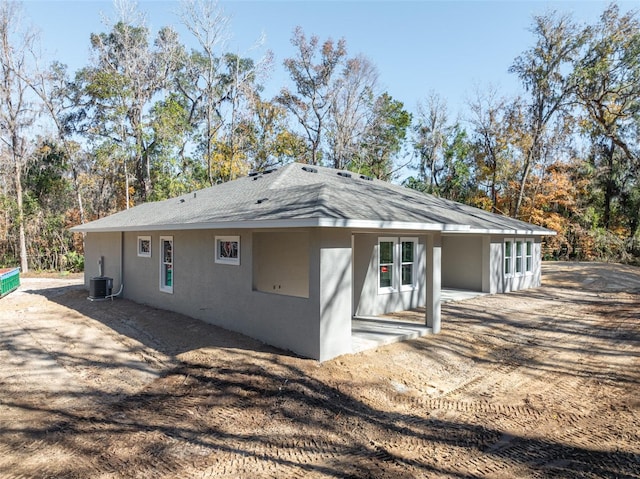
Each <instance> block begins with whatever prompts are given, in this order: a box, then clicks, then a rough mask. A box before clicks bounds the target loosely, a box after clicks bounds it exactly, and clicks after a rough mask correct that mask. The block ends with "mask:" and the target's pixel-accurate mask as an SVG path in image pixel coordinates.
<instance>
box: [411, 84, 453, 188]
mask: <svg viewBox="0 0 640 479" xmlns="http://www.w3.org/2000/svg"><path fill="white" fill-rule="evenodd" d="M447 117H448V113H447V103H446V102H445V100H444V99H443V98H442V97H441V96H439V95H438V94H436V93H433V92H432V93H431V94H430V95H429V96H428V97H427V98H426V99H425V101H424V102H421V103H419V104H418V118H417V122H416V125H415V135H416V137H415V144H414V148H415V150H416V151H417V153H418V156H419V165H418V174H419V179H420V181H423V182H424V183H425V184H427V183H428V185H429V190H433V189H437V188H438V181H439V180H438V177H439V173H440V170H441V169H442V168H443V153H444V147H445V141H446V138H447V135H448V129H449V128H450V127H449V125H448V123H447V122H448V118H447Z"/></svg>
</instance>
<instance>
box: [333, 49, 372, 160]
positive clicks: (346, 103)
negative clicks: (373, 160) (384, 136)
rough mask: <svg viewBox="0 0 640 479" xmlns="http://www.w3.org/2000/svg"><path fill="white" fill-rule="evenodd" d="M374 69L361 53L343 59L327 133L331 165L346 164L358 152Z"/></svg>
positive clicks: (368, 117)
mask: <svg viewBox="0 0 640 479" xmlns="http://www.w3.org/2000/svg"><path fill="white" fill-rule="evenodd" d="M377 81H378V71H377V69H376V67H375V65H373V64H372V63H371V61H369V59H367V58H365V57H364V56H362V55H359V56H357V57H355V58H351V59H349V60H347V62H346V65H345V68H344V70H343V73H342V75H341V76H340V77H339V78H338V79H337V80H336V82H335V84H334V89H335V94H334V95H333V98H332V102H331V109H330V115H329V121H328V122H327V137H328V143H329V151H328V159H329V162H330V163H331V164H332V166H333V167H334V168H338V169H343V168H346V167H347V166H348V165H349V163H350V162H352V161H354V159H355V158H356V157H357V155H358V151H359V149H360V145H361V144H362V141H363V137H364V135H365V133H366V131H367V125H368V124H369V123H370V121H371V117H372V115H373V110H374V102H375V95H376V86H377Z"/></svg>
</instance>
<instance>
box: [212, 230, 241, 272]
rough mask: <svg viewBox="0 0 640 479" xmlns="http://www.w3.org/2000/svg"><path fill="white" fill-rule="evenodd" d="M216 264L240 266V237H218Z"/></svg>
mask: <svg viewBox="0 0 640 479" xmlns="http://www.w3.org/2000/svg"><path fill="white" fill-rule="evenodd" d="M215 248H216V253H215V261H216V263H222V264H235V265H239V264H240V236H216V245H215Z"/></svg>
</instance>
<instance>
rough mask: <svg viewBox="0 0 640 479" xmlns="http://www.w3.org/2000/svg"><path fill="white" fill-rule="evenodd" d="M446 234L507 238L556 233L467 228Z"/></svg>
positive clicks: (553, 232) (550, 231)
mask: <svg viewBox="0 0 640 479" xmlns="http://www.w3.org/2000/svg"><path fill="white" fill-rule="evenodd" d="M445 232H446V233H451V234H458V233H467V234H490V235H508V236H556V235H557V234H558V233H556V232H555V231H553V230H547V229H539V230H538V229H536V230H517V229H492V228H489V229H480V228H469V229H468V230H466V231H454V230H451V231H449V230H445Z"/></svg>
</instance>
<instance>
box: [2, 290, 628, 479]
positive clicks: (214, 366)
mask: <svg viewBox="0 0 640 479" xmlns="http://www.w3.org/2000/svg"><path fill="white" fill-rule="evenodd" d="M29 293H30V294H38V295H42V296H44V297H46V298H48V299H49V300H50V301H53V302H55V303H56V304H58V305H60V306H63V307H64V308H66V309H67V310H68V311H70V312H73V314H78V315H82V316H84V317H87V318H90V319H93V320H95V321H97V322H99V323H100V324H101V325H103V326H105V327H107V328H109V329H110V330H112V331H113V332H115V333H117V335H119V336H122V337H123V338H124V339H123V340H125V339H126V340H127V341H126V343H125V346H126V347H127V348H130V351H129V352H131V353H132V354H134V355H145V354H147V355H150V356H153V355H155V358H156V359H157V358H160V357H162V356H167V357H168V358H169V360H168V361H167V362H165V363H162V365H161V366H160V367H161V373H160V375H159V377H158V378H157V379H156V380H154V381H152V382H150V383H148V384H147V385H146V386H145V387H144V388H143V389H142V390H140V391H139V392H137V393H135V394H127V395H120V396H117V397H116V396H114V397H111V398H110V400H109V401H106V402H105V401H103V399H104V397H103V395H102V393H98V392H96V397H95V400H96V401H95V402H94V403H93V405H92V406H91V407H82V408H77V409H74V408H66V407H58V406H55V405H53V404H51V403H48V402H47V400H46V398H47V394H49V393H48V392H47V390H46V388H45V387H44V386H43V388H42V391H41V392H40V394H39V395H38V394H37V391H36V394H31V395H29V397H25V398H17V397H13V398H9V399H8V398H5V396H4V395H0V398H2V399H0V404H1V406H2V408H7V409H8V410H10V411H16V412H19V413H25V414H28V413H34V414H37V415H42V416H44V417H46V420H44V421H42V422H39V423H38V422H35V421H30V422H24V423H20V424H17V423H14V424H12V425H7V424H4V425H0V452H3V451H4V449H2V447H3V446H4V447H5V448H6V449H7V450H8V451H12V454H15V462H14V463H13V464H10V465H6V466H0V476H3V477H4V476H7V477H11V476H12V474H15V472H16V471H17V470H20V473H21V474H22V475H24V476H30V475H31V476H33V477H38V476H41V477H54V476H55V477H61V478H65V477H67V478H75V477H94V476H100V475H107V477H181V476H182V477H188V476H192V475H193V476H195V475H196V473H197V476H198V477H256V478H260V477H305V478H306V477H311V478H313V477H333V478H414V477H449V478H451V477H453V478H477V477H487V476H491V477H508V476H513V475H514V474H517V475H518V476H520V477H555V478H561V479H562V478H567V479H568V478H583V477H593V478H595V477H617V478H632V477H638V475H639V474H640V455H639V454H637V453H636V452H635V449H630V448H625V447H620V448H619V449H618V450H609V449H605V448H597V447H596V448H594V447H592V443H589V444H586V445H583V444H579V443H570V442H569V441H566V442H565V441H562V440H561V439H555V440H547V439H543V438H537V437H535V434H531V435H528V436H525V435H518V434H514V433H510V432H507V431H505V430H501V429H500V428H499V427H496V426H493V425H491V421H484V422H483V421H481V420H480V418H478V417H476V415H475V414H476V413H474V412H473V411H472V412H470V413H465V412H464V411H460V412H458V413H457V415H456V416H455V418H453V417H452V416H446V415H440V414H438V413H436V411H432V410H430V409H429V408H428V407H426V406H424V404H422V403H420V402H419V401H416V402H415V404H413V407H412V408H411V412H398V411H396V410H394V408H393V405H392V407H389V408H386V409H385V408H384V407H383V406H381V405H376V403H374V402H371V403H365V402H364V401H362V400H360V399H358V398H357V397H355V395H353V394H349V393H346V392H345V391H344V389H345V388H343V387H341V386H342V385H341V384H340V383H339V382H330V381H327V380H325V379H319V378H320V377H321V374H319V371H321V369H322V366H319V365H318V364H317V363H316V362H314V361H309V360H304V359H300V358H296V357H295V356H293V355H290V354H288V353H286V352H283V351H280V350H278V349H275V348H272V347H269V346H266V345H264V344H262V343H260V342H258V341H255V340H252V339H250V338H247V337H245V336H242V335H239V334H236V333H231V332H229V331H226V330H223V329H221V328H218V327H215V326H211V325H208V324H206V323H203V322H201V321H198V320H194V319H191V318H188V317H186V316H182V315H179V314H174V313H167V312H165V311H160V310H156V309H154V308H150V307H147V306H141V305H137V304H134V303H131V302H129V301H126V300H115V301H113V302H110V301H107V302H100V303H92V302H89V301H87V300H86V292H85V291H82V290H79V289H77V288H76V287H67V288H66V289H65V288H51V289H41V290H37V289H33V290H31V291H29ZM518 295H519V296H517V297H518V299H520V300H522V301H521V302H523V303H529V304H531V303H535V302H536V301H539V302H540V303H541V305H543V306H544V307H545V308H548V307H549V301H550V300H551V299H552V298H555V297H556V296H557V298H558V300H557V301H556V299H553V304H555V305H556V306H555V307H556V308H560V310H558V311H551V310H548V309H546V310H545V309H542V310H540V311H538V316H537V317H536V318H531V320H530V321H529V322H526V321H521V320H515V319H514V318H513V314H512V311H509V310H504V309H502V310H501V309H500V308H499V298H489V299H488V300H487V299H479V300H478V301H487V302H486V303H482V304H483V305H485V306H484V311H482V310H481V308H480V309H479V308H478V307H477V305H476V306H474V305H473V304H474V303H468V304H467V303H459V304H455V305H447V306H446V307H443V323H444V324H446V323H447V322H449V323H450V324H449V327H450V328H451V329H450V333H447V334H446V335H443V336H442V337H441V338H442V339H441V340H440V344H439V347H440V348H448V349H450V350H451V351H452V352H455V353H456V354H459V355H460V356H465V357H472V358H474V360H475V361H478V362H481V361H490V362H494V363H496V364H500V363H504V364H512V363H515V364H516V365H520V366H522V367H527V368H530V369H531V370H532V371H534V370H541V369H545V370H548V371H552V372H554V373H555V374H559V375H571V376H575V375H584V376H585V377H590V378H593V379H596V380H602V381H606V380H611V378H612V371H611V370H610V369H608V368H607V367H606V364H607V357H610V358H614V357H615V356H616V355H620V354H635V355H636V357H637V353H635V352H633V351H637V348H634V349H633V351H632V350H626V352H621V351H622V349H623V348H622V347H621V346H624V345H626V344H631V345H632V346H634V345H637V343H638V328H637V327H633V328H631V327H629V328H628V329H627V326H625V325H626V324H627V323H630V322H632V321H634V320H636V319H637V318H635V317H634V316H633V315H634V311H637V309H636V307H637V305H638V303H637V297H636V298H635V299H633V298H632V299H630V300H629V302H628V303H625V304H615V305H609V304H607V305H606V307H607V308H609V309H607V310H606V311H607V313H606V314H612V315H616V316H617V317H622V319H623V321H619V322H618V323H616V324H617V326H616V327H612V328H608V327H606V326H597V323H598V322H597V321H596V320H595V319H594V318H595V317H596V316H597V315H596V313H593V314H591V315H589V314H586V311H587V310H588V308H591V307H593V306H594V305H596V304H599V303H598V302H597V301H596V300H593V301H594V302H593V304H583V305H582V306H580V307H579V308H577V309H576V310H573V311H572V310H571V309H567V308H568V306H570V305H571V303H570V299H569V297H564V296H563V294H560V292H558V290H556V289H542V290H538V291H534V292H528V293H518ZM553 295H555V296H553ZM585 308H586V309H585ZM545 311H546V312H545ZM559 311H560V312H561V313H562V314H560V315H558V314H556V313H558V312H559ZM69 314H71V313H69ZM598 314H600V313H598ZM625 315H626V316H625ZM625 318H626V320H627V321H624V319H625ZM597 319H601V317H600V316H598V317H597ZM465 329H473V330H474V331H477V333H478V336H477V339H478V341H487V342H492V343H493V344H494V345H495V344H496V343H497V344H499V346H500V347H498V348H494V351H495V352H494V354H493V355H489V356H487V357H481V356H479V355H478V354H477V353H476V349H475V347H474V344H470V343H468V342H465V341H464V340H462V339H460V338H462V335H456V330H458V331H462V330H465ZM33 333H34V334H35V333H36V332H35V331H34V332H33ZM586 334H590V335H597V337H598V339H600V340H601V344H602V346H601V350H600V351H595V353H596V354H597V355H598V356H601V357H602V364H604V366H602V367H598V366H594V365H592V364H589V365H584V364H580V363H578V362H576V363H573V364H569V363H563V364H558V363H554V361H553V359H552V358H547V357H545V355H544V354H540V351H543V352H544V351H545V350H548V351H561V349H562V348H567V349H573V350H576V351H577V350H579V349H580V348H584V347H586V343H584V342H583V338H585V335H586ZM560 337H561V338H563V342H558V338H560ZM17 339H18V338H17V337H15V341H14V339H13V338H12V337H11V336H7V337H4V338H3V341H4V344H3V346H4V345H5V344H6V345H8V347H13V348H14V350H15V354H16V355H18V354H19V353H20V348H23V347H24V344H23V343H19V342H18V341H17ZM23 339H24V338H23ZM442 341H444V344H442ZM408 344H409V345H410V347H411V348H412V349H415V350H419V351H420V352H421V353H422V354H425V355H429V354H433V347H434V340H433V339H426V340H425V339H421V340H416V341H411V342H409V343H408ZM136 348H137V349H136ZM534 349H536V351H537V352H533V350H534ZM33 350H34V351H35V350H37V347H35V346H34V347H33ZM32 352H33V351H32ZM249 352H250V353H249ZM46 354H47V355H52V354H53V355H54V356H53V357H54V359H56V360H57V361H59V362H61V363H62V364H71V363H73V364H74V365H75V367H77V368H81V367H82V366H86V367H87V368H88V367H97V368H108V367H110V366H109V365H108V361H105V362H100V363H96V362H95V361H94V362H87V363H86V364H84V365H83V364H82V361H83V359H82V356H79V355H74V354H73V353H72V352H71V351H68V350H67V351H65V350H62V351H60V350H55V351H54V350H51V351H47V352H46ZM434 357H435V356H434ZM105 358H108V355H107V356H105ZM152 359H153V358H152ZM148 360H150V359H147V360H145V359H143V362H144V361H148ZM116 364H117V363H116ZM598 364H599V363H598ZM112 366H113V365H112ZM117 366H118V367H122V368H124V370H125V371H126V368H127V367H129V368H133V367H136V366H133V365H132V364H130V365H127V364H125V363H119V364H117ZM125 374H126V372H125ZM614 379H615V380H616V381H620V382H621V383H623V384H625V385H627V386H631V387H633V388H637V385H638V375H637V372H636V371H615V378H614ZM68 394H69V395H70V396H72V395H73V394H75V393H74V392H73V391H72V390H71V389H70V390H69V391H68ZM80 394H82V395H84V396H89V399H91V398H90V396H91V394H92V392H91V391H84V392H82V393H80ZM398 400H399V401H400V400H404V399H401V398H399V399H398ZM407 401H408V400H407ZM560 437H562V436H560ZM629 441H633V438H631V439H629ZM50 451H57V454H58V455H59V456H56V455H55V454H53V455H52V459H51V461H50V462H49V463H47V464H44V465H43V464H42V463H40V464H36V465H34V466H30V465H29V464H31V463H29V462H27V461H25V462H22V463H21V462H20V461H21V460H23V459H24V458H26V457H27V456H28V455H30V456H33V455H37V454H47V453H48V452H50ZM460 451H464V454H462V453H460ZM456 454H457V455H456ZM56 457H63V458H65V460H60V461H56ZM456 457H457V458H463V457H464V458H465V459H464V460H460V459H455V458H456ZM4 464H7V463H4ZM21 464H22V465H21ZM29 467H33V469H29ZM36 467H37V469H36ZM19 468H20V469H19ZM17 475H20V474H17Z"/></svg>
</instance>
